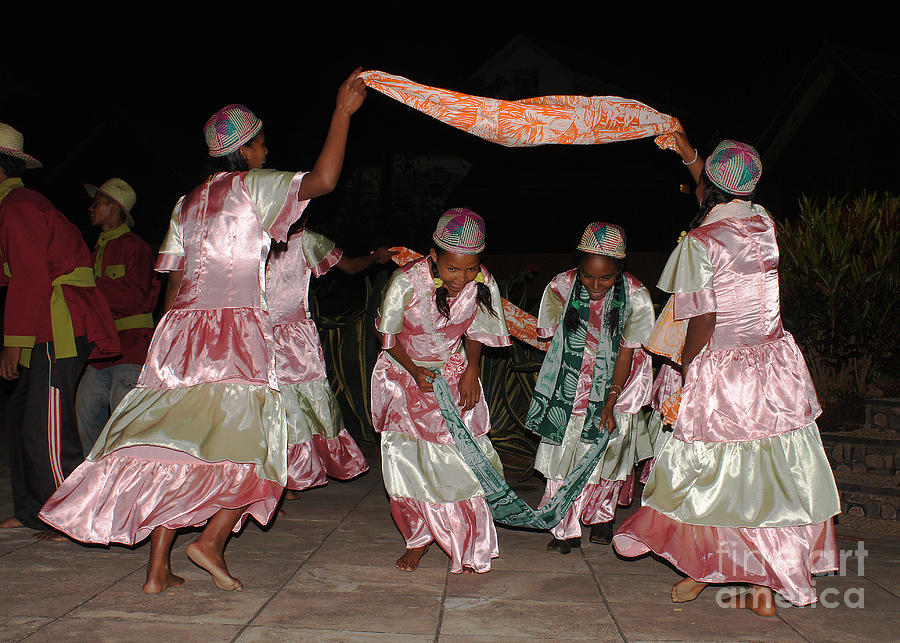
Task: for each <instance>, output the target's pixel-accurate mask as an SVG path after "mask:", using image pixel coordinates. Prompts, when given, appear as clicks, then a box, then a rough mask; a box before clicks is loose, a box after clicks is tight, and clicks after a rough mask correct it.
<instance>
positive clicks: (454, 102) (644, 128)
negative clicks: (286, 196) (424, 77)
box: [360, 70, 678, 150]
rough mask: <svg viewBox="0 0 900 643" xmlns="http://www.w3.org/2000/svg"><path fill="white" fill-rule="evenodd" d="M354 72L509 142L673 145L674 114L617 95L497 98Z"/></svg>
mask: <svg viewBox="0 0 900 643" xmlns="http://www.w3.org/2000/svg"><path fill="white" fill-rule="evenodd" d="M360 78H362V79H363V81H364V82H365V83H366V85H368V86H369V87H371V88H372V89H374V90H376V91H379V92H381V93H382V94H385V95H386V96H390V97H391V98H393V99H394V100H398V101H400V102H401V103H403V104H404V105H407V106H409V107H412V108H413V109H417V110H419V111H420V112H422V113H424V114H428V115H429V116H431V117H433V118H436V119H437V120H439V121H441V122H442V123H446V124H447V125H451V126H453V127H455V128H457V129H461V130H463V131H464V132H468V133H469V134H474V135H475V136H479V137H481V138H483V139H485V140H487V141H491V142H494V143H499V144H500V145H506V146H509V147H529V146H533V145H547V144H561V145H595V144H597V143H612V142H615V141H629V140H633V139H638V138H646V137H648V136H654V137H656V138H655V142H656V144H657V145H658V146H659V147H661V148H663V149H669V150H674V149H675V137H674V136H673V135H672V132H674V131H675V127H676V123H677V122H678V121H677V119H675V117H673V116H669V115H667V114H663V113H661V112H658V111H656V110H655V109H653V108H652V107H650V106H648V105H645V104H644V103H641V102H639V101H636V100H632V99H629V98H619V97H618V96H539V97H537V98H523V99H521V100H514V101H510V100H500V99H497V98H484V97H482V96H471V95H469V94H462V93H460V92H456V91H453V90H450V89H441V88H439V87H429V86H428V85H421V84H419V83H416V82H414V81H411V80H409V79H408V78H403V77H402V76H394V75H392V74H386V73H384V72H382V71H376V70H371V71H364V72H363V73H361V74H360Z"/></svg>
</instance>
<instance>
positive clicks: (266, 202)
mask: <svg viewBox="0 0 900 643" xmlns="http://www.w3.org/2000/svg"><path fill="white" fill-rule="evenodd" d="M305 174H306V172H281V171H278V170H264V169H256V170H250V171H249V172H247V174H246V176H244V186H245V187H246V188H247V192H248V193H249V194H250V199H251V200H252V201H253V205H254V207H255V208H256V211H257V213H258V214H259V219H260V221H261V222H262V225H263V228H265V229H266V231H267V232H268V233H269V234H270V235H271V236H272V238H273V239H275V240H276V241H286V240H287V233H288V228H290V227H291V224H292V223H294V221H296V220H297V219H299V218H300V215H302V214H303V211H304V210H305V209H306V206H307V204H308V203H309V200H308V199H307V200H304V201H300V200H298V195H299V193H300V183H301V182H302V181H303V176H304V175H305Z"/></svg>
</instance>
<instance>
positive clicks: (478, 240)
mask: <svg viewBox="0 0 900 643" xmlns="http://www.w3.org/2000/svg"><path fill="white" fill-rule="evenodd" d="M484 237H485V226H484V219H482V218H481V217H480V216H478V215H477V214H476V213H474V212H472V211H471V210H468V209H466V208H453V209H452V210H447V211H446V212H444V214H442V215H441V218H440V219H438V222H437V227H436V228H435V230H434V234H433V235H431V238H432V239H434V243H435V244H436V245H437V246H438V247H439V248H443V249H444V250H446V251H447V252H453V253H456V254H460V255H477V254H481V253H482V252H484Z"/></svg>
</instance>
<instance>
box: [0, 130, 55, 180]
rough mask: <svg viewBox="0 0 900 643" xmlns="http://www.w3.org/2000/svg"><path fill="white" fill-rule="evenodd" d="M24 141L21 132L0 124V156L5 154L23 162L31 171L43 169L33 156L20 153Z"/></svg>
mask: <svg viewBox="0 0 900 643" xmlns="http://www.w3.org/2000/svg"><path fill="white" fill-rule="evenodd" d="M24 143H25V139H24V137H23V136H22V132H20V131H19V130H17V129H15V128H14V127H12V126H10V125H7V124H6V123H0V154H6V155H7V156H12V157H14V158H17V159H22V160H23V161H25V167H26V168H28V169H29V170H33V169H35V168H38V167H44V164H43V163H41V162H40V161H38V160H37V159H36V158H34V157H33V156H31V155H29V154H26V153H25V152H23V151H22V148H24V147H25V144H24Z"/></svg>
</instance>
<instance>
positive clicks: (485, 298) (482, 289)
mask: <svg viewBox="0 0 900 643" xmlns="http://www.w3.org/2000/svg"><path fill="white" fill-rule="evenodd" d="M475 286H476V290H477V292H478V296H477V299H478V305H479V306H481V307H482V308H484V309H486V310H487V311H488V312H489V313H490V314H491V315H493V316H494V317H496V316H497V313H496V312H495V311H494V306H493V304H492V302H491V289H490V288H488V287H487V284H475Z"/></svg>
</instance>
